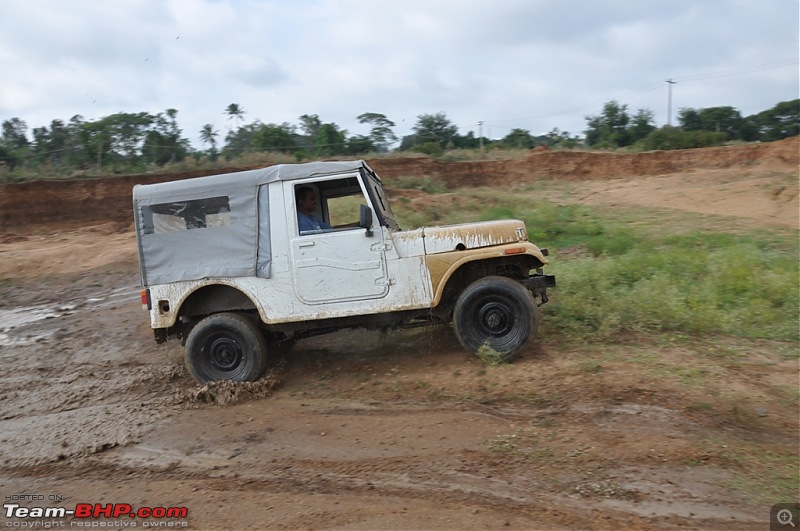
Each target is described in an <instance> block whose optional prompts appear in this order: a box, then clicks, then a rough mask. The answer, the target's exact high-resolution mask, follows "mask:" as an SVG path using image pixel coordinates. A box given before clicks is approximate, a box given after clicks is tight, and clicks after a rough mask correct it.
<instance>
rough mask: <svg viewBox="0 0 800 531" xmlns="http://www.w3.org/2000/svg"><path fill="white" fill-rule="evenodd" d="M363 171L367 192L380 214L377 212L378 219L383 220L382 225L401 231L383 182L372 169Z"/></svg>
mask: <svg viewBox="0 0 800 531" xmlns="http://www.w3.org/2000/svg"><path fill="white" fill-rule="evenodd" d="M362 171H363V172H364V182H366V183H367V191H368V192H369V195H370V199H372V204H373V205H375V208H376V209H377V210H378V212H376V214H377V216H378V219H379V220H381V221H382V224H383V225H385V226H386V227H389V228H390V229H394V230H400V227H399V226H398V225H397V221H396V220H395V218H394V213H393V212H392V207H391V206H390V205H389V200H388V199H387V198H386V194H385V193H384V191H383V184H381V180H380V179H379V178H378V176H377V175H375V173H374V172H373V171H372V170H370V169H367V168H363V169H362Z"/></svg>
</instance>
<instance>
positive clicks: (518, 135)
mask: <svg viewBox="0 0 800 531" xmlns="http://www.w3.org/2000/svg"><path fill="white" fill-rule="evenodd" d="M501 142H502V143H503V145H504V146H505V147H509V148H524V149H530V148H532V147H534V146H535V145H536V139H535V138H533V136H531V132H530V131H528V130H527V129H519V128H516V129H512V130H511V131H510V132H509V133H508V134H507V135H506V136H504V137H503V139H502V140H501Z"/></svg>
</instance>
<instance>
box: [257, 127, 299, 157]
mask: <svg viewBox="0 0 800 531" xmlns="http://www.w3.org/2000/svg"><path fill="white" fill-rule="evenodd" d="M296 138H297V134H296V133H295V129H294V126H292V125H290V124H288V123H286V122H283V123H282V124H280V125H277V124H258V127H256V128H255V129H254V131H253V141H252V146H253V147H255V148H258V149H262V150H265V151H282V152H291V151H294V150H295V149H297V147H298V146H297V142H296Z"/></svg>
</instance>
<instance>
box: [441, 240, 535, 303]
mask: <svg viewBox="0 0 800 531" xmlns="http://www.w3.org/2000/svg"><path fill="white" fill-rule="evenodd" d="M448 254H452V253H448ZM542 265H544V264H543V263H542V261H541V260H539V259H538V257H536V256H533V255H530V254H516V255H507V254H505V253H503V251H502V250H501V251H495V252H492V253H481V254H470V255H466V256H463V257H462V258H460V259H457V260H455V261H453V262H452V264H451V265H450V267H449V268H448V269H447V270H446V271H445V272H444V274H443V275H442V277H441V280H440V281H439V283H438V285H437V286H436V287H435V291H434V297H433V304H432V306H433V307H434V308H436V309H437V310H438V311H439V312H440V313H441V312H442V311H444V312H445V313H449V312H451V311H452V308H453V305H454V304H455V301H456V299H457V298H458V296H459V294H460V293H461V292H462V291H463V290H464V289H465V288H466V287H467V286H468V285H470V284H471V283H472V282H474V281H476V280H478V279H480V278H483V277H487V276H504V277H509V278H513V279H515V280H522V279H524V278H527V277H528V273H529V271H530V270H531V269H536V268H538V267H541V266H542Z"/></svg>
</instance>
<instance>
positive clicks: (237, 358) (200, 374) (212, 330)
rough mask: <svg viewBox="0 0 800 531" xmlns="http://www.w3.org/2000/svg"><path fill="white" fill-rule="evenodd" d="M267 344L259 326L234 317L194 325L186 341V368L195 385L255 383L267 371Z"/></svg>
mask: <svg viewBox="0 0 800 531" xmlns="http://www.w3.org/2000/svg"><path fill="white" fill-rule="evenodd" d="M266 362H267V342H266V340H265V339H264V334H262V333H261V330H260V329H259V328H258V325H257V324H256V323H254V322H253V321H251V320H250V319H248V318H247V317H244V316H243V315H239V314H236V313H217V314H214V315H210V316H208V317H206V318H205V319H203V320H202V321H200V322H199V323H197V324H196V325H195V327H194V328H193V329H192V331H191V332H190V333H189V337H188V338H187V340H186V365H187V367H188V368H189V372H190V373H191V375H192V377H193V378H194V379H195V380H197V381H198V382H200V383H201V384H202V383H207V382H212V381H216V380H233V381H235V382H247V381H252V380H257V379H258V378H259V377H260V376H261V375H262V374H263V373H264V369H265V368H266Z"/></svg>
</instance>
